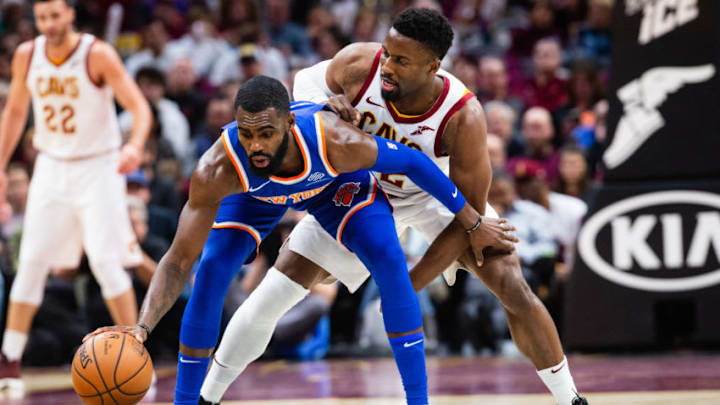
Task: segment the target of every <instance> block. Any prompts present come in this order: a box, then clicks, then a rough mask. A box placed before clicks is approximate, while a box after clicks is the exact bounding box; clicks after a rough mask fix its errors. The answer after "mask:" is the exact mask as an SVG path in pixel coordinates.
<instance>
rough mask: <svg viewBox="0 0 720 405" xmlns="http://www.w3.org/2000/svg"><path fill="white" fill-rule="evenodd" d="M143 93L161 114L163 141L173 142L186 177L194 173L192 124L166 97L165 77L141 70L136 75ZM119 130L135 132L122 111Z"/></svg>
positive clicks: (130, 119) (174, 150)
mask: <svg viewBox="0 0 720 405" xmlns="http://www.w3.org/2000/svg"><path fill="white" fill-rule="evenodd" d="M135 81H137V84H138V87H140V91H142V93H143V95H145V98H147V99H148V101H149V102H150V104H151V105H153V106H155V108H157V111H158V122H159V123H160V127H161V131H162V137H163V138H165V139H166V140H168V141H169V142H170V145H172V148H173V152H174V153H175V156H176V157H177V158H178V159H179V160H180V161H181V163H182V164H183V165H184V166H185V173H187V172H189V171H190V170H192V168H193V166H194V162H193V161H192V145H191V144H190V124H188V121H187V118H185V116H184V115H183V113H182V111H180V108H179V107H178V105H177V104H176V103H175V102H174V101H172V100H169V99H167V98H166V97H165V76H164V75H163V73H162V72H161V71H160V70H158V69H156V68H152V67H146V68H142V69H140V70H139V71H138V72H137V74H136V75H135ZM118 121H119V123H120V128H122V130H123V132H128V131H129V130H130V128H132V115H131V114H130V113H129V112H128V111H123V112H122V113H121V114H120V116H119V117H118Z"/></svg>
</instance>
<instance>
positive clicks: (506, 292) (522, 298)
mask: <svg viewBox="0 0 720 405" xmlns="http://www.w3.org/2000/svg"><path fill="white" fill-rule="evenodd" d="M498 268H499V271H501V275H500V277H499V283H498V285H497V287H496V288H495V289H494V291H495V294H496V295H497V297H498V299H499V300H500V302H501V303H502V304H503V306H504V307H505V309H507V310H508V311H510V312H511V313H520V312H523V311H528V310H531V309H532V307H533V306H534V305H536V304H537V303H538V300H537V297H536V296H535V294H534V293H533V292H532V290H531V289H530V286H529V285H528V283H527V281H526V280H525V277H523V274H522V268H521V267H520V262H519V260H518V259H517V256H516V255H511V256H507V257H506V258H503V259H501V260H500V261H499V266H498Z"/></svg>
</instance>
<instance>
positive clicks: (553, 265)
mask: <svg viewBox="0 0 720 405" xmlns="http://www.w3.org/2000/svg"><path fill="white" fill-rule="evenodd" d="M30 3H31V2H29V1H20V0H5V1H3V2H2V9H1V10H0V11H1V17H0V24H1V26H0V106H2V105H4V101H5V98H6V97H7V93H8V86H9V81H10V62H11V59H12V55H13V53H14V51H15V49H16V47H17V46H18V45H19V44H20V43H21V42H23V41H27V40H30V39H32V38H33V37H34V36H35V35H36V33H35V32H34V28H33V22H32V7H31V4H30ZM75 6H76V14H77V18H76V25H77V28H78V29H79V30H80V31H84V32H90V33H93V34H95V35H96V36H98V37H100V38H103V39H105V40H106V41H108V42H110V43H111V44H114V45H115V47H116V48H117V50H118V52H119V53H120V55H121V56H122V57H123V59H124V62H125V66H126V68H127V70H128V72H129V73H130V74H131V75H132V76H133V77H134V78H135V80H136V81H137V83H138V85H139V87H140V89H141V90H142V92H143V94H144V96H145V97H146V98H147V99H148V101H149V102H150V104H151V106H152V112H153V116H154V125H153V127H152V132H151V135H150V138H149V140H148V142H147V145H146V149H145V153H144V157H143V163H142V167H141V169H140V170H138V171H137V172H135V173H132V174H131V175H128V176H127V190H128V209H129V212H130V217H131V221H132V225H133V229H134V231H135V233H136V235H137V238H138V240H139V241H140V244H141V247H142V249H143V252H144V256H145V260H144V263H143V264H142V265H141V266H139V267H138V268H135V269H129V270H128V271H131V272H132V274H133V276H134V280H135V283H134V284H135V288H136V291H137V293H138V298H139V299H142V297H143V292H144V291H145V290H146V288H147V286H148V283H149V280H150V278H151V277H152V274H153V271H154V270H155V267H156V266H157V262H158V261H159V260H160V258H161V257H162V255H163V254H164V252H165V251H166V250H167V248H168V246H169V244H170V242H171V241H172V238H173V235H174V232H175V228H176V225H177V218H178V215H179V212H180V209H181V207H182V206H183V204H184V202H185V200H186V199H187V193H188V187H189V175H190V173H191V172H192V170H193V168H194V165H195V163H196V162H197V160H198V158H199V157H200V156H201V155H202V154H203V152H204V151H206V150H207V149H208V148H209V147H210V145H212V143H213V142H214V141H215V140H216V139H217V138H218V136H219V134H220V128H221V127H222V126H223V125H224V124H226V123H228V122H230V121H232V120H233V119H234V117H233V108H232V99H233V97H234V94H235V92H236V90H237V88H238V87H239V86H240V84H241V83H243V81H245V80H247V79H249V78H251V77H253V76H256V75H259V74H264V75H268V76H272V77H274V78H277V79H279V80H281V81H283V82H284V83H286V84H287V86H288V88H292V83H293V77H294V74H295V72H297V70H299V69H302V68H304V67H307V66H310V65H312V64H314V63H316V62H319V61H321V60H325V59H329V58H332V57H333V55H335V53H337V52H338V51H339V50H340V49H342V48H343V47H344V46H345V45H347V44H349V43H351V42H358V41H377V42H380V41H382V39H383V37H384V35H385V33H386V32H387V30H388V27H389V24H390V22H391V20H392V18H393V16H394V15H395V14H396V13H398V12H399V11H401V10H403V9H404V8H406V7H408V6H419V7H428V8H435V9H438V10H441V11H442V12H443V13H444V15H445V16H447V17H448V19H449V20H450V21H451V23H452V25H453V27H454V31H455V41H454V44H453V46H452V48H451V50H450V52H449V54H448V55H447V57H446V58H445V60H443V69H445V70H447V71H449V72H451V73H453V74H454V75H455V76H457V77H458V78H459V79H460V80H461V81H462V82H463V83H464V84H465V85H466V86H467V87H468V89H470V91H472V92H473V93H474V94H476V95H477V97H478V99H479V100H480V101H481V102H482V104H483V107H484V108H485V113H486V117H487V122H488V132H489V135H488V139H487V145H488V150H489V153H490V158H491V161H492V165H493V168H494V169H493V171H494V173H493V184H492V187H491V190H490V195H489V202H490V203H491V204H492V205H493V206H494V207H495V209H496V210H497V211H498V212H499V213H500V215H501V216H504V217H507V218H509V220H510V222H511V223H512V224H513V225H514V226H516V227H517V229H518V231H517V233H518V236H519V237H520V239H521V242H520V243H519V244H518V252H519V254H520V257H521V260H522V264H523V270H524V274H525V276H526V277H527V279H528V281H529V282H530V285H531V287H532V288H533V289H534V291H535V292H536V293H537V294H538V296H539V297H540V298H541V299H542V300H543V302H544V303H545V304H546V305H547V306H548V308H549V309H550V311H551V313H552V315H553V317H554V318H555V321H556V323H557V324H558V327H559V329H560V330H562V308H563V283H564V280H566V279H567V276H568V273H569V271H570V269H571V267H572V266H571V263H572V255H573V250H574V243H575V240H576V237H577V233H578V230H579V227H580V223H581V220H582V218H583V216H584V215H585V212H586V210H587V206H586V203H585V201H584V200H585V198H586V196H587V194H588V192H589V190H590V188H591V187H592V185H593V184H594V183H596V182H598V181H601V178H602V171H601V170H600V169H599V167H598V158H599V156H600V154H601V151H602V148H603V144H604V140H605V134H606V132H605V115H606V113H607V108H608V107H607V101H606V100H605V99H604V90H603V89H604V88H605V86H606V83H607V79H608V69H609V60H610V43H611V41H610V15H611V10H612V6H613V0H445V1H433V0H418V1H410V0H395V1H392V0H265V1H260V0H77V1H76V2H75ZM131 124H132V116H131V115H130V114H128V113H127V112H121V113H120V125H121V127H122V129H123V130H124V131H129V130H130V128H131ZM32 136H33V123H32V118H30V120H29V122H28V123H27V127H26V131H25V133H24V137H23V140H22V141H21V143H20V145H19V146H18V148H17V150H16V151H15V154H14V156H13V159H12V163H11V165H10V166H9V168H8V176H9V185H8V200H9V202H10V204H11V206H12V212H11V213H10V212H4V213H2V215H0V230H1V232H0V270H1V272H2V278H0V282H4V292H5V294H3V301H4V302H5V303H6V302H7V291H9V288H10V285H11V283H12V280H13V275H14V273H15V269H16V265H17V254H18V247H19V240H20V238H21V237H22V219H23V212H24V209H25V202H26V199H27V192H28V185H29V181H30V178H31V176H32V166H33V162H34V159H35V156H36V152H35V151H34V150H33V148H32V143H31V139H32ZM480 152H481V151H478V153H480ZM302 215H303V213H291V214H289V215H288V216H287V218H285V219H284V220H283V221H282V222H281V224H280V225H279V226H278V228H277V229H276V230H275V232H274V233H273V234H272V235H271V236H270V237H269V238H268V239H267V240H266V241H265V242H264V243H263V245H262V247H261V252H262V254H261V255H260V256H259V257H258V258H257V260H255V262H253V263H252V264H250V265H247V266H246V268H244V269H243V270H242V271H241V273H240V276H239V277H238V279H237V282H236V283H234V284H233V286H232V287H231V291H230V293H229V294H228V297H227V299H226V308H225V310H226V316H228V317H229V315H231V314H232V313H233V312H234V309H235V308H237V306H238V305H240V303H241V302H242V301H243V299H244V298H245V297H246V296H247V295H248V294H249V293H250V292H251V291H252V290H253V288H254V287H255V286H256V285H257V284H258V283H259V281H260V280H261V279H262V277H263V275H264V272H265V271H266V270H267V269H268V268H269V267H270V266H271V265H272V263H273V261H274V260H275V258H276V256H277V250H278V248H279V247H280V245H281V243H282V241H283V240H284V238H285V236H287V234H288V233H289V232H290V230H291V229H292V227H293V226H294V224H295V223H296V222H297V221H298V220H299V218H301V217H302ZM401 238H402V240H403V241H404V245H405V248H406V253H407V259H408V263H409V264H410V266H412V264H413V263H414V262H416V261H417V260H418V259H419V258H420V256H421V255H422V253H423V252H424V249H425V248H426V246H427V245H426V244H425V242H424V241H423V240H422V237H420V236H419V235H418V234H415V233H413V232H409V233H407V234H405V235H401ZM191 288H192V282H191V283H189V285H188V286H187V290H186V292H185V294H184V297H185V298H184V299H185V300H186V299H187V297H188V296H189V295H188V293H189V291H190V289H191ZM1 291H2V290H0V292H1ZM420 298H421V306H422V308H423V312H424V318H425V327H426V333H427V336H428V342H427V343H426V345H427V347H428V350H430V351H432V352H434V353H436V354H439V355H455V354H463V355H473V354H478V353H501V354H506V355H512V354H513V353H516V351H515V350H514V348H513V345H512V343H511V341H510V340H509V339H510V336H509V331H508V329H507V326H506V322H505V320H504V312H503V310H502V307H501V306H500V304H499V303H498V302H497V300H496V299H495V298H494V297H493V296H492V294H491V293H490V292H489V291H488V290H487V289H486V288H485V287H484V286H483V285H482V283H481V282H480V281H479V280H477V279H476V278H474V277H471V276H469V275H468V274H467V273H465V272H462V273H460V274H459V279H458V281H457V283H456V285H455V286H454V287H452V288H448V287H447V286H446V285H445V283H444V282H443V281H441V280H440V279H438V280H436V281H435V282H434V283H433V284H431V285H430V286H429V287H428V288H426V290H424V291H422V292H421V293H420ZM377 300H378V294H377V289H376V287H375V286H374V285H373V283H372V281H369V282H368V283H366V285H364V286H363V287H362V288H361V289H360V290H359V291H358V292H357V293H355V294H353V295H351V294H349V293H348V292H347V290H346V289H345V288H344V287H343V286H341V285H323V286H320V287H318V288H317V289H316V290H314V291H313V293H312V294H311V295H310V296H309V297H308V298H306V300H305V301H303V302H302V303H301V304H300V305H299V306H298V307H296V308H295V309H294V310H293V311H291V312H290V313H289V314H288V315H287V316H286V317H285V318H283V320H282V321H281V323H280V325H279V327H278V331H277V333H276V334H275V336H274V343H273V346H272V348H273V349H272V353H268V354H267V355H268V356H287V357H295V358H314V357H319V356H323V355H326V354H327V355H331V356H343V355H353V356H358V355H369V354H383V353H387V352H389V346H387V339H386V338H385V333H384V330H383V327H382V321H381V314H380V313H379V311H378V309H377V308H378V303H377ZM184 302H185V301H184V300H183V299H181V300H180V301H179V302H178V303H177V304H176V306H175V307H174V308H173V310H172V311H171V312H170V313H169V314H168V315H167V316H166V317H165V319H164V320H163V322H162V323H161V324H160V325H159V326H158V327H157V329H156V331H155V332H154V333H153V335H152V336H151V339H150V341H148V348H149V350H150V351H151V354H152V355H153V357H154V358H156V359H167V360H172V359H175V358H176V353H177V347H178V334H179V333H178V331H179V324H180V318H181V316H182V311H183V308H184ZM2 308H3V309H2V311H1V313H2V314H3V315H4V313H5V308H6V306H4V305H3V306H2ZM110 323H111V321H110V317H109V315H108V313H107V311H106V309H105V306H104V304H103V300H102V297H101V295H100V291H99V288H98V286H97V284H96V283H95V281H94V280H93V278H92V275H91V274H90V272H89V270H88V267H87V264H83V265H81V266H80V268H78V269H53V271H52V277H51V278H50V280H49V281H48V285H47V289H46V294H45V298H44V301H43V305H42V307H41V309H40V311H39V313H38V316H37V317H36V319H35V321H34V324H33V330H32V333H31V337H30V341H29V344H28V348H27V350H26V354H25V357H24V362H25V363H26V364H27V365H52V364H62V363H64V362H67V361H69V359H70V358H71V356H72V353H73V349H74V348H75V347H76V346H77V345H78V344H79V342H80V339H81V338H82V336H83V335H84V334H85V333H86V332H88V331H90V330H92V329H94V328H96V327H98V326H102V325H107V324H110ZM58 325H62V327H58Z"/></svg>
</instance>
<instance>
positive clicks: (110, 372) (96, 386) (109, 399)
mask: <svg viewBox="0 0 720 405" xmlns="http://www.w3.org/2000/svg"><path fill="white" fill-rule="evenodd" d="M152 374H153V366H152V360H150V355H149V354H148V352H147V350H145V346H143V345H142V344H141V343H140V342H138V341H137V340H135V338H133V337H132V336H131V335H129V334H127V333H122V332H105V333H101V334H99V335H96V336H93V337H92V338H90V339H88V341H86V342H85V343H83V345H82V346H80V348H79V349H78V350H77V352H75V357H74V358H73V362H72V382H73V387H74V388H75V392H77V394H78V395H79V396H80V398H81V399H82V400H83V402H85V403H86V404H88V405H105V404H113V405H115V404H118V405H130V404H136V403H138V402H139V401H140V400H141V399H142V397H143V396H144V395H145V393H146V392H147V390H148V388H150V382H151V381H152Z"/></svg>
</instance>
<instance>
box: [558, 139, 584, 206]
mask: <svg viewBox="0 0 720 405" xmlns="http://www.w3.org/2000/svg"><path fill="white" fill-rule="evenodd" d="M553 190H554V191H556V192H558V193H561V194H565V195H569V196H572V197H576V198H579V199H581V200H586V199H587V192H588V191H589V190H590V178H589V176H588V166H587V161H586V160H585V154H584V152H583V150H582V149H580V148H578V147H576V146H566V147H564V148H562V149H561V150H560V162H559V164H558V177H557V179H556V181H555V183H554V186H553Z"/></svg>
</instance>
